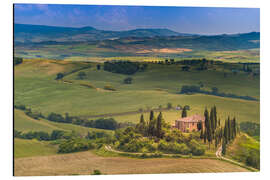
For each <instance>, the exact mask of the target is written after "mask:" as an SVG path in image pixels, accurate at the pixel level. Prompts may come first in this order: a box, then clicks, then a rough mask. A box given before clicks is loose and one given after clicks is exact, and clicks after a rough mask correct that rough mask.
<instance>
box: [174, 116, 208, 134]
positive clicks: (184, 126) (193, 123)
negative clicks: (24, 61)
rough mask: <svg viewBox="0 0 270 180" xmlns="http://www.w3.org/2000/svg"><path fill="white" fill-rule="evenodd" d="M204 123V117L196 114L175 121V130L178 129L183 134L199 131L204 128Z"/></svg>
mask: <svg viewBox="0 0 270 180" xmlns="http://www.w3.org/2000/svg"><path fill="white" fill-rule="evenodd" d="M204 121H205V118H204V116H201V115H197V114H195V115H193V116H189V117H184V118H179V119H177V120H175V124H174V125H173V128H177V129H179V130H180V131H182V132H192V131H199V130H200V129H201V127H203V128H204Z"/></svg>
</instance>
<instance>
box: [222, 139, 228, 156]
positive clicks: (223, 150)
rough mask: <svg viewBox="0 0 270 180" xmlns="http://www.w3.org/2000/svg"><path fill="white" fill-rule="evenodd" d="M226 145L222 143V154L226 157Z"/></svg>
mask: <svg viewBox="0 0 270 180" xmlns="http://www.w3.org/2000/svg"><path fill="white" fill-rule="evenodd" d="M226 148H227V147H226V143H225V142H224V141H223V142H222V154H223V155H225V154H226Z"/></svg>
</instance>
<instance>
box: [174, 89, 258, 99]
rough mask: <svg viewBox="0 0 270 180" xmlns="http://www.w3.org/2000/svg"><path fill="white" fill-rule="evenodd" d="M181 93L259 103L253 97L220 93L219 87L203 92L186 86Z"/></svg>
mask: <svg viewBox="0 0 270 180" xmlns="http://www.w3.org/2000/svg"><path fill="white" fill-rule="evenodd" d="M179 93H180V94H194V93H201V94H207V95H214V96H220V97H230V98H237V99H244V100H250V101H257V99H256V98H254V97H251V96H238V95H235V94H232V93H223V92H219V90H218V88H217V87H213V88H212V91H206V90H202V89H201V87H200V86H196V85H184V86H182V87H181V90H180V92H179Z"/></svg>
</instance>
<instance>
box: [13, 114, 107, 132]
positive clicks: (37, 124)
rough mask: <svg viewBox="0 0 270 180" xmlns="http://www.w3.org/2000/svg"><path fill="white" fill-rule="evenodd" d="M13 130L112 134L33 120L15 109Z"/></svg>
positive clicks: (42, 120) (76, 126)
mask: <svg viewBox="0 0 270 180" xmlns="http://www.w3.org/2000/svg"><path fill="white" fill-rule="evenodd" d="M14 111H15V118H14V121H15V129H16V130H19V131H23V132H28V131H45V132H48V133H50V132H52V131H53V130H62V131H75V132H77V133H79V134H81V135H86V134H87V132H89V131H106V132H107V133H112V131H110V130H102V129H95V128H87V127H83V126H78V125H74V124H65V123H57V122H52V121H48V120H46V119H40V120H35V119H33V118H31V117H29V116H27V115H25V113H24V112H23V111H21V110H18V109H15V110H14Z"/></svg>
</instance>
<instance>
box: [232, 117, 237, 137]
mask: <svg viewBox="0 0 270 180" xmlns="http://www.w3.org/2000/svg"><path fill="white" fill-rule="evenodd" d="M232 124H233V138H235V137H236V119H235V117H234V118H233V123H232Z"/></svg>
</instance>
